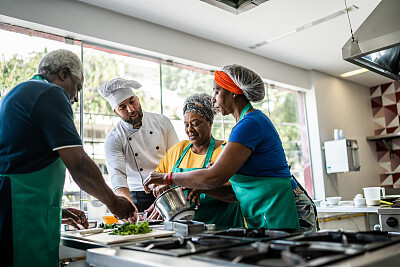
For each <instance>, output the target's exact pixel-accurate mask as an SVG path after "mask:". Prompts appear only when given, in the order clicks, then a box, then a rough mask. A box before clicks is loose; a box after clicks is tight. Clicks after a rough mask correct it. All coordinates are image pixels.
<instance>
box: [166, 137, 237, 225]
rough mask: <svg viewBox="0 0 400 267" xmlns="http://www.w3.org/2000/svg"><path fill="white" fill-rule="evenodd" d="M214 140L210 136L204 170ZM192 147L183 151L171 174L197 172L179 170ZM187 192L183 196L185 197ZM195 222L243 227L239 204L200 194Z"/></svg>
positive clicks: (211, 151) (190, 169) (189, 146)
mask: <svg viewBox="0 0 400 267" xmlns="http://www.w3.org/2000/svg"><path fill="white" fill-rule="evenodd" d="M215 143H216V141H215V139H214V137H212V136H211V141H210V144H209V145H208V149H207V154H206V157H205V159H204V163H203V166H202V168H203V169H204V168H206V167H207V165H208V163H209V162H210V161H211V156H212V154H213V152H214V147H215ZM191 147H192V144H189V145H188V146H187V147H186V148H185V150H183V152H182V154H181V156H180V157H179V159H178V160H177V161H176V163H175V166H174V167H173V169H172V172H188V171H192V170H198V169H201V168H179V165H180V164H181V161H182V159H183V158H184V157H185V155H186V153H187V152H188V150H189V149H190V148H191ZM187 194H188V193H187V191H186V192H185V195H186V196H187ZM191 207H195V204H194V203H193V204H191ZM194 220H195V221H200V222H204V223H207V224H211V223H213V224H216V225H218V226H228V227H244V221H243V216H242V213H241V212H240V205H239V202H235V203H226V202H223V201H220V200H218V199H215V198H213V197H210V196H207V195H206V194H203V193H202V194H200V206H199V207H198V209H197V211H196V215H195V216H194Z"/></svg>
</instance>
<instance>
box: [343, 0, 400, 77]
mask: <svg viewBox="0 0 400 267" xmlns="http://www.w3.org/2000/svg"><path fill="white" fill-rule="evenodd" d="M342 56H343V59H344V60H347V61H349V62H351V63H354V64H356V65H358V66H361V67H363V68H367V69H369V70H371V71H373V72H376V73H379V74H381V75H383V76H386V77H388V78H391V79H393V80H400V73H399V69H400V0H382V1H381V2H380V3H379V4H378V6H377V7H376V8H375V9H374V10H373V11H372V13H371V14H370V15H369V16H368V18H367V19H366V20H365V21H364V22H363V23H362V24H361V26H360V27H359V28H358V30H357V31H356V32H355V33H354V40H353V38H350V39H349V40H348V41H347V42H346V44H345V45H344V46H343V48H342Z"/></svg>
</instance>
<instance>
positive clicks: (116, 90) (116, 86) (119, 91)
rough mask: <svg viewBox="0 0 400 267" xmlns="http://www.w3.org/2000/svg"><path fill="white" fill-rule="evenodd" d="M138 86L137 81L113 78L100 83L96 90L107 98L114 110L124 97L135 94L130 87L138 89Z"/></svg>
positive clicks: (139, 85)
mask: <svg viewBox="0 0 400 267" xmlns="http://www.w3.org/2000/svg"><path fill="white" fill-rule="evenodd" d="M140 87H142V85H141V84H140V83H138V82H137V81H134V80H125V79H122V78H115V79H112V80H110V81H108V82H105V83H104V84H102V85H101V86H100V88H99V89H98V91H99V93H100V94H101V95H102V96H103V97H104V98H105V99H107V101H108V103H110V106H111V108H112V109H113V110H114V109H115V108H116V107H117V106H118V105H119V103H121V102H122V101H124V100H125V99H127V98H129V97H131V96H136V94H135V93H134V92H133V90H132V89H139V88H140Z"/></svg>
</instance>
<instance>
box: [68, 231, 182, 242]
mask: <svg viewBox="0 0 400 267" xmlns="http://www.w3.org/2000/svg"><path fill="white" fill-rule="evenodd" d="M174 234H175V232H174V231H165V230H157V229H155V230H153V232H150V233H147V234H138V235H109V234H108V233H98V234H89V235H81V234H80V233H79V231H67V232H62V233H61V235H62V236H65V237H71V238H76V239H81V240H86V241H90V242H95V243H100V244H105V245H111V244H118V243H125V242H132V241H139V240H140V241H141V240H146V239H153V238H156V237H164V236H172V235H174Z"/></svg>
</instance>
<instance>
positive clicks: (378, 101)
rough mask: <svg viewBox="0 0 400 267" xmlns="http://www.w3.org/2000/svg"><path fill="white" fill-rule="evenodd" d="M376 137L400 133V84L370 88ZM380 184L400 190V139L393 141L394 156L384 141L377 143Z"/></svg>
mask: <svg viewBox="0 0 400 267" xmlns="http://www.w3.org/2000/svg"><path fill="white" fill-rule="evenodd" d="M370 95H371V106H372V116H373V120H374V130H375V135H383V134H390V133H394V132H400V116H399V114H400V82H399V81H396V82H392V83H387V84H382V85H379V86H375V87H371V88H370ZM375 143H376V154H377V159H378V163H379V168H380V170H379V173H380V184H381V186H382V187H386V188H393V187H394V188H400V138H394V139H392V147H393V156H392V158H390V153H389V150H388V148H387V147H386V146H385V144H384V143H383V141H377V142H375Z"/></svg>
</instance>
